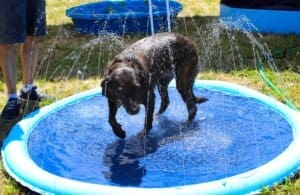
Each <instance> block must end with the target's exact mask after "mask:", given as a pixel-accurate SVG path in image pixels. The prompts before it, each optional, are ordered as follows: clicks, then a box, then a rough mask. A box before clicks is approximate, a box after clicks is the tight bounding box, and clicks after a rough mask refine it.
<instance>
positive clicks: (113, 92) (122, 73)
mask: <svg viewBox="0 0 300 195" xmlns="http://www.w3.org/2000/svg"><path fill="white" fill-rule="evenodd" d="M197 73H198V55H197V49H196V46H195V44H194V43H193V42H192V41H191V40H190V39H188V38H187V37H185V36H183V35H181V34H178V33H158V34H156V35H153V36H150V37H146V38H144V39H141V40H139V41H137V42H136V43H134V44H132V45H131V46H130V47H128V48H127V49H125V50H124V51H123V52H121V53H120V54H118V55H117V56H116V57H115V58H114V59H113V61H112V62H111V63H110V64H109V65H108V67H107V70H106V72H105V75H104V80H103V81H102V83H101V86H102V93H103V95H105V96H106V97H107V100H108V105H109V123H110V125H111V126H112V129H113V132H114V133H115V134H116V135H117V136H118V137H120V138H125V136H126V133H125V131H124V130H123V129H122V128H121V125H120V124H119V123H118V122H117V120H116V113H117V110H118V108H119V107H120V106H124V108H125V109H126V112H127V113H129V114H137V113H138V112H139V108H140V104H143V105H144V106H145V109H146V116H145V123H144V129H143V132H142V134H143V136H144V137H146V136H147V135H148V133H149V131H150V129H151V128H152V121H153V113H154V103H155V94H154V88H155V86H157V89H158V91H159V94H160V96H161V105H160V108H159V111H158V113H157V114H162V113H163V112H164V111H165V110H166V109H167V107H168V105H169V103H170V101H169V96H168V91H167V88H168V84H169V82H170V81H171V80H172V79H173V78H174V77H175V78H176V88H177V90H178V92H179V93H180V95H181V97H182V99H183V101H184V102H185V104H186V107H187V110H188V119H187V123H191V122H192V121H193V120H194V118H195V115H196V112H197V107H196V105H195V104H196V103H202V102H205V101H206V100H207V99H206V98H202V97H196V96H195V95H194V94H193V84H194V81H195V78H196V75H197Z"/></svg>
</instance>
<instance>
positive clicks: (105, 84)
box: [101, 76, 111, 96]
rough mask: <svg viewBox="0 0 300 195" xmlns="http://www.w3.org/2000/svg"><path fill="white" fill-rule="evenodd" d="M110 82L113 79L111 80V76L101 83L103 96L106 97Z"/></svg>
mask: <svg viewBox="0 0 300 195" xmlns="http://www.w3.org/2000/svg"><path fill="white" fill-rule="evenodd" d="M110 80H111V78H110V76H108V77H106V78H105V79H104V80H102V82H101V88H102V95H104V96H106V90H107V85H108V84H109V82H110Z"/></svg>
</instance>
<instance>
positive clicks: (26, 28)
mask: <svg viewBox="0 0 300 195" xmlns="http://www.w3.org/2000/svg"><path fill="white" fill-rule="evenodd" d="M0 5H1V6H0V43H2V44H14V43H23V42H24V41H25V38H26V36H43V35H45V34H47V29H46V11H45V9H46V3H45V0H0Z"/></svg>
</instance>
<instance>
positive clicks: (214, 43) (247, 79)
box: [0, 0, 300, 194]
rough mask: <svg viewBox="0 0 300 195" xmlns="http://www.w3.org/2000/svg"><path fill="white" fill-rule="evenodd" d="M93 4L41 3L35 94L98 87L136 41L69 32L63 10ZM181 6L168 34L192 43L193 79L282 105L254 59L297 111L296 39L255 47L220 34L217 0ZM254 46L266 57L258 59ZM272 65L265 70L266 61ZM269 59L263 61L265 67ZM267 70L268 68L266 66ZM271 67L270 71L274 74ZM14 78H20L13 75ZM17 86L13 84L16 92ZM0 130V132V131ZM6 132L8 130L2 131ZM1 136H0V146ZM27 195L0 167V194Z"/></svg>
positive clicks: (291, 189) (77, 0)
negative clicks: (43, 23)
mask: <svg viewBox="0 0 300 195" xmlns="http://www.w3.org/2000/svg"><path fill="white" fill-rule="evenodd" d="M92 1H93V0H68V1H67V0H55V1H47V20H48V31H49V33H48V35H47V36H46V37H44V38H42V40H41V55H40V59H39V65H40V66H39V69H38V72H37V80H36V83H37V84H38V86H39V88H40V89H42V90H43V91H44V92H46V93H48V94H51V95H52V96H54V97H55V98H56V99H55V100H50V101H47V102H44V103H43V104H42V106H44V105H47V104H51V103H52V102H53V101H56V100H59V99H62V98H64V97H68V96H71V95H73V94H76V93H78V92H81V91H85V90H88V89H92V88H95V87H98V86H99V84H100V81H101V78H102V74H103V68H104V67H105V65H106V64H107V62H108V61H109V60H110V59H112V58H113V56H114V55H115V54H117V53H118V52H120V51H121V50H122V49H123V48H125V47H126V46H127V45H128V44H130V43H132V42H134V41H135V40H138V39H139V38H141V37H142V36H126V37H118V38H115V37H114V38H113V37H105V38H104V37H95V36H91V35H79V34H77V33H76V32H74V29H73V26H72V23H71V20H70V19H69V18H68V17H66V16H65V10H66V9H67V8H70V7H72V6H74V5H77V4H81V3H86V2H92ZM181 2H182V3H183V5H184V9H183V11H182V12H181V13H180V14H179V18H178V20H177V21H178V23H177V26H176V27H175V28H174V29H173V31H177V32H181V33H183V34H185V35H187V36H189V37H190V38H192V39H193V40H194V41H195V42H196V44H197V46H198V48H199V56H200V63H201V73H200V74H199V75H198V78H199V79H217V80H226V81H231V82H234V83H238V84H241V85H245V86H248V87H250V88H254V89H256V90H258V91H261V92H263V93H265V94H267V95H269V96H273V97H274V98H276V99H278V100H279V101H282V100H283V99H282V97H281V96H280V95H278V94H276V93H275V92H274V91H273V90H272V89H270V88H269V87H268V86H267V85H266V83H265V82H264V81H263V80H262V78H261V76H260V75H259V73H258V71H257V70H256V62H255V60H258V58H257V56H255V55H254V52H253V51H257V52H258V53H259V54H260V58H261V59H262V60H263V62H264V67H265V69H266V74H267V75H268V77H269V79H270V80H271V81H272V82H273V83H274V84H276V85H277V86H278V88H280V89H281V90H282V91H283V92H284V94H285V95H286V96H287V97H289V99H290V100H291V101H292V102H293V103H294V104H295V105H296V106H297V107H298V108H300V96H299V94H300V85H299V83H300V75H299V73H300V49H299V48H293V47H294V46H300V37H299V36H296V35H273V34H263V35H256V34H255V35H253V36H254V39H255V40H257V41H258V43H259V44H261V45H257V44H256V45H255V44H254V45H252V44H251V43H250V40H249V37H248V36H247V35H245V34H243V33H241V32H234V31H226V30H224V29H223V28H222V26H220V25H219V24H218V22H216V19H217V18H218V15H219V0H181ZM260 46H262V47H263V48H264V49H265V50H268V51H270V53H269V54H270V55H272V56H273V58H270V56H266V55H265V54H262V53H264V52H262V51H261V48H260ZM269 58H270V59H271V60H274V61H271V62H270V63H269V64H268V63H267V61H268V59H269ZM270 59H269V61H270ZM270 64H271V65H273V66H271V65H270ZM274 65H275V67H276V69H277V70H276V71H274V70H272V68H273V69H274ZM18 74H19V76H20V75H21V72H19V73H18ZM2 80H3V79H2V75H1V74H0V108H2V107H3V105H4V104H5V102H6V95H5V94H6V87H5V84H4V83H3V82H2ZM20 85H21V83H18V86H19V87H20ZM1 128H2V127H1ZM8 129H9V128H8ZM5 135H6V132H4V131H3V130H2V131H0V140H1V139H3V138H4V137H5ZM0 164H1V163H0ZM299 191H300V181H299V180H297V179H295V180H292V179H291V180H288V181H287V182H286V183H285V184H281V185H277V186H275V187H274V188H272V189H263V193H265V194H285V193H296V192H299ZM1 193H3V194H31V193H32V192H30V191H28V190H26V189H25V188H23V187H21V186H20V185H19V184H17V183H16V182H15V181H14V180H13V179H12V178H11V177H10V176H9V175H8V174H7V173H6V172H5V170H4V168H3V167H2V166H1V165H0V194H1Z"/></svg>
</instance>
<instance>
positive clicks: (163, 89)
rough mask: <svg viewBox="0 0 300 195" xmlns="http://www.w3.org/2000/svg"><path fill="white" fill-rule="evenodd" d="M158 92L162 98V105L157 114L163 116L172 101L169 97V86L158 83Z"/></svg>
mask: <svg viewBox="0 0 300 195" xmlns="http://www.w3.org/2000/svg"><path fill="white" fill-rule="evenodd" d="M158 92H159V95H160V97H161V103H160V108H159V111H158V112H157V114H162V113H163V112H165V111H166V109H167V107H168V106H169V104H170V99H169V95H168V84H162V83H158Z"/></svg>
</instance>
